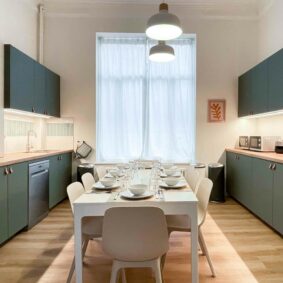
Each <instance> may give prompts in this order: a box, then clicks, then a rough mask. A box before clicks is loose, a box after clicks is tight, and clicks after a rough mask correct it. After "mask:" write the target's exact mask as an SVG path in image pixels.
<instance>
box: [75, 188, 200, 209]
mask: <svg viewBox="0 0 283 283" xmlns="http://www.w3.org/2000/svg"><path fill="white" fill-rule="evenodd" d="M115 194H116V192H113V193H111V194H109V193H95V192H92V193H84V194H82V195H81V196H80V197H79V198H77V199H76V200H75V202H74V206H75V207H76V206H81V205H84V204H97V205H99V204H115V205H116V204H120V205H121V204H122V205H125V204H130V206H141V205H146V204H150V203H172V202H173V203H176V204H177V203H188V202H190V203H194V202H195V203H197V202H198V200H197V198H196V196H195V194H194V193H193V192H192V191H187V190H186V191H182V190H168V191H164V199H156V197H155V196H153V197H152V198H149V199H144V200H126V199H123V198H121V197H118V198H117V199H116V200H114V199H113V197H114V196H115Z"/></svg>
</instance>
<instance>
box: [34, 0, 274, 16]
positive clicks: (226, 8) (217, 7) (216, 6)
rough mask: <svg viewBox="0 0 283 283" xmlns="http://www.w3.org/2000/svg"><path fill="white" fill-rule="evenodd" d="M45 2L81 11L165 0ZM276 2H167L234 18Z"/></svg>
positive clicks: (61, 0) (203, 0) (149, 3)
mask: <svg viewBox="0 0 283 283" xmlns="http://www.w3.org/2000/svg"><path fill="white" fill-rule="evenodd" d="M36 1H39V2H43V3H44V4H46V6H47V7H52V8H53V9H54V7H56V6H57V7H61V9H62V7H64V8H66V9H69V8H71V7H72V8H73V9H79V8H81V7H86V6H88V7H90V6H91V5H104V4H105V5H119V4H126V5H131V6H134V5H135V6H137V5H156V6H158V4H160V3H161V2H163V0H36ZM273 1H274V0H167V1H165V2H166V3H168V4H169V7H170V5H171V6H176V7H178V6H185V7H187V8H188V9H190V10H192V11H202V13H203V12H204V13H208V14H209V15H213V14H214V15H219V14H221V15H222V16H223V15H225V12H226V14H227V16H229V15H231V14H233V15H234V16H235V15H236V16H238V17H241V16H244V17H253V18H255V17H258V16H260V15H261V14H262V13H263V12H264V11H266V10H267V9H268V7H270V6H271V4H272V2H273Z"/></svg>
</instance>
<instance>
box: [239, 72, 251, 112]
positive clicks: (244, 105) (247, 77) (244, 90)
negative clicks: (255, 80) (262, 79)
mask: <svg viewBox="0 0 283 283" xmlns="http://www.w3.org/2000/svg"><path fill="white" fill-rule="evenodd" d="M238 83H239V90H238V93H239V98H238V116H239V117H243V116H248V115H250V114H251V101H252V99H251V97H252V73H251V71H249V72H246V73H245V74H243V75H242V76H240V77H239V82H238Z"/></svg>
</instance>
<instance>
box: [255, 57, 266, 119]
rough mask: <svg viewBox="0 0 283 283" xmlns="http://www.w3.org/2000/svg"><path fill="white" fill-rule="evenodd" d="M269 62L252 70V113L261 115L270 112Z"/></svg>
mask: <svg viewBox="0 0 283 283" xmlns="http://www.w3.org/2000/svg"><path fill="white" fill-rule="evenodd" d="M267 70H268V61H267V60H266V61H264V62H262V63H261V64H259V65H257V66H256V67H254V68H253V69H252V71H251V72H252V98H251V112H252V114H259V113H264V112H267V111H268V80H267Z"/></svg>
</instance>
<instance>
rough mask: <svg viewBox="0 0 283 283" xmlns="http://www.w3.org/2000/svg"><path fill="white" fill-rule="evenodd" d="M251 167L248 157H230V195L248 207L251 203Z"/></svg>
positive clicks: (232, 155)
mask: <svg viewBox="0 0 283 283" xmlns="http://www.w3.org/2000/svg"><path fill="white" fill-rule="evenodd" d="M251 165H252V162H251V158H250V157H248V156H244V155H238V154H230V155H229V157H228V164H227V170H228V176H227V178H228V184H229V187H230V189H229V191H230V194H231V196H232V197H234V198H235V199H236V200H238V201H239V202H241V203H242V204H243V205H245V206H247V207H249V205H250V203H251V183H252V178H251V173H252V167H251ZM229 167H230V168H229ZM230 170H231V171H230Z"/></svg>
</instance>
